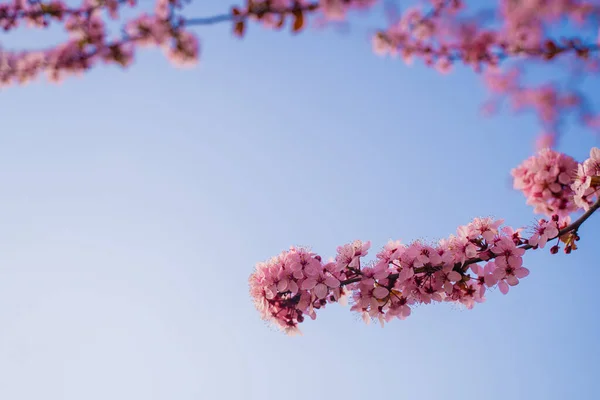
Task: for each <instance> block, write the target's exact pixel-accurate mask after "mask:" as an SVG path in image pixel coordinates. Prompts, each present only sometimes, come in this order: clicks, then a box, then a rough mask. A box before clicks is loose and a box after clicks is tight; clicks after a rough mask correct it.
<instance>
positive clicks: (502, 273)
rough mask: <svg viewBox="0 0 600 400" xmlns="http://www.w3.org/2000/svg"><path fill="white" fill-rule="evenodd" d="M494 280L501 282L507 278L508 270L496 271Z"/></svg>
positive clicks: (500, 269)
mask: <svg viewBox="0 0 600 400" xmlns="http://www.w3.org/2000/svg"><path fill="white" fill-rule="evenodd" d="M493 275H494V278H496V279H498V280H500V279H503V278H504V277H505V276H506V270H505V269H504V268H498V269H496V270H494V273H493Z"/></svg>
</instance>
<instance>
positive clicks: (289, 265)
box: [250, 148, 600, 333]
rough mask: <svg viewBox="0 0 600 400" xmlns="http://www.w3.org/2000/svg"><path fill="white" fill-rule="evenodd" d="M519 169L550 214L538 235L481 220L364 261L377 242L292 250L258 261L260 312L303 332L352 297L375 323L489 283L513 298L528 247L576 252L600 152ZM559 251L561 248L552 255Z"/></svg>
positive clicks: (591, 206)
mask: <svg viewBox="0 0 600 400" xmlns="http://www.w3.org/2000/svg"><path fill="white" fill-rule="evenodd" d="M512 175H513V177H514V185H515V188H516V189H520V190H522V191H523V193H524V194H525V196H526V197H527V199H528V204H530V205H533V206H534V207H535V210H536V212H543V213H544V214H546V215H549V216H551V218H550V219H549V220H546V219H540V220H539V221H538V222H537V223H536V224H535V225H534V226H533V227H532V231H533V232H532V233H531V235H530V236H528V237H523V236H521V229H517V230H514V229H512V228H510V227H508V226H505V227H503V228H501V225H502V223H503V221H502V220H493V219H492V218H475V219H474V220H473V221H472V222H471V223H469V224H467V225H465V226H461V227H459V228H458V229H457V233H456V235H451V236H450V237H449V238H447V239H443V240H440V241H439V242H438V243H437V244H433V243H432V244H428V243H423V242H420V241H415V242H412V243H410V244H409V245H404V244H401V243H400V241H390V242H388V244H386V245H385V246H384V248H383V249H382V250H381V251H380V252H379V253H378V254H377V255H376V260H375V261H373V262H372V263H369V264H367V265H366V266H362V265H361V259H362V258H363V257H365V256H366V255H367V253H368V250H369V248H370V242H362V241H359V240H357V241H355V242H353V243H351V244H347V245H344V246H340V247H338V249H337V255H336V257H335V259H331V260H330V261H329V262H323V260H322V258H321V257H320V256H319V255H317V254H315V253H312V252H310V251H309V250H307V249H301V248H294V247H292V248H291V249H290V250H289V251H284V252H282V253H281V254H280V255H278V256H276V257H274V258H272V259H271V260H269V261H267V262H264V263H259V264H257V267H256V270H255V272H254V273H253V274H252V275H251V276H250V293H251V296H252V298H253V299H254V303H255V305H256V307H257V309H258V310H259V312H260V313H261V315H262V317H263V318H264V319H266V320H268V321H271V322H273V323H274V324H275V325H277V326H279V327H280V328H282V329H283V330H284V331H285V332H287V333H296V332H298V324H299V323H302V322H303V321H304V316H305V315H308V316H309V317H311V318H312V319H315V318H316V310H318V309H322V308H324V307H325V306H326V305H327V304H328V303H335V302H339V301H341V300H342V299H343V298H345V297H348V296H349V297H350V298H351V300H352V302H353V304H352V307H351V310H352V311H356V312H359V313H360V314H361V315H362V316H363V318H364V319H365V321H367V322H368V321H370V320H371V319H378V320H379V321H380V322H381V323H382V324H383V323H384V322H387V321H390V320H391V319H394V318H399V319H404V318H406V317H408V316H409V315H410V313H411V307H412V306H413V305H415V304H430V303H432V302H454V303H460V304H463V305H465V306H466V307H467V308H472V307H473V306H474V305H475V303H481V302H483V301H484V300H485V298H484V294H485V292H486V289H487V288H493V287H497V288H498V289H499V290H500V292H502V293H503V294H507V293H508V292H509V288H510V287H511V286H516V285H518V284H519V282H520V281H519V280H520V279H523V278H525V277H527V276H528V275H529V270H528V269H527V268H525V267H523V256H524V254H525V253H526V251H527V250H530V249H538V248H544V247H545V246H546V244H547V243H548V242H549V241H551V240H555V239H559V242H563V243H564V244H565V249H564V250H565V253H567V254H569V253H571V251H572V250H576V249H577V246H576V242H577V241H579V240H580V238H579V235H578V230H579V228H580V227H581V225H582V224H583V223H584V222H585V221H587V220H588V219H589V218H590V216H591V215H592V214H594V213H595V212H596V211H597V210H598V209H600V196H599V195H600V149H598V148H594V149H592V150H591V151H590V158H588V159H587V160H585V162H583V163H580V164H578V163H577V162H576V161H575V160H574V159H573V158H571V157H569V156H567V155H565V154H561V153H558V152H556V151H553V150H550V149H545V150H543V151H540V152H539V153H538V154H537V155H536V156H533V157H531V158H529V159H527V160H525V161H524V162H523V163H522V164H521V165H520V166H519V167H517V168H515V169H514V170H513V171H512ZM580 208H583V209H585V212H584V213H583V214H582V215H581V216H580V217H579V218H578V219H577V220H575V221H574V222H572V223H571V222H570V221H571V220H570V214H571V213H573V212H575V211H577V210H578V209H580ZM558 250H559V245H558V244H556V245H554V246H552V247H551V248H550V253H552V254H556V253H557V252H558Z"/></svg>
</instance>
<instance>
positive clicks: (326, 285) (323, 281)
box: [302, 274, 340, 299]
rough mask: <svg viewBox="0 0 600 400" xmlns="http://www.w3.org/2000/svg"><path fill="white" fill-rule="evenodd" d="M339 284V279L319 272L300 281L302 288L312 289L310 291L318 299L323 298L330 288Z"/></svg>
mask: <svg viewBox="0 0 600 400" xmlns="http://www.w3.org/2000/svg"><path fill="white" fill-rule="evenodd" d="M339 286H340V281H339V280H337V279H336V278H334V277H333V276H326V275H324V274H319V275H317V276H314V277H310V278H308V279H306V280H305V281H304V282H302V289H303V290H312V292H313V293H314V294H315V296H317V298H319V299H325V298H326V297H327V294H328V293H329V290H330V289H334V288H337V287H339Z"/></svg>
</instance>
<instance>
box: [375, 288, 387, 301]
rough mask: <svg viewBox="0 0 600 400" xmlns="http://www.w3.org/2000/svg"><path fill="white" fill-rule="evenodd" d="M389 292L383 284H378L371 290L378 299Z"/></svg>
mask: <svg viewBox="0 0 600 400" xmlns="http://www.w3.org/2000/svg"><path fill="white" fill-rule="evenodd" d="M389 293H390V291H389V290H387V289H386V288H384V287H383V286H378V287H376V288H375V289H374V290H373V296H375V297H377V298H378V299H383V298H385V297H386V296H387V295H388V294H389Z"/></svg>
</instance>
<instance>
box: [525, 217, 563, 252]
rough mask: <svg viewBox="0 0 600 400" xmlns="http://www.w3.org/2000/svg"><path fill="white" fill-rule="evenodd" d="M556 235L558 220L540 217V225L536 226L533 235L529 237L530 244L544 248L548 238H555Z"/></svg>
mask: <svg viewBox="0 0 600 400" xmlns="http://www.w3.org/2000/svg"><path fill="white" fill-rule="evenodd" d="M556 236H558V226H557V224H556V221H554V220H550V221H546V220H545V219H540V220H539V222H538V226H537V227H535V228H534V234H533V236H531V238H529V244H530V245H532V246H538V247H539V248H541V249H543V248H544V246H546V243H547V242H548V240H550V239H553V238H555V237H556Z"/></svg>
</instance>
